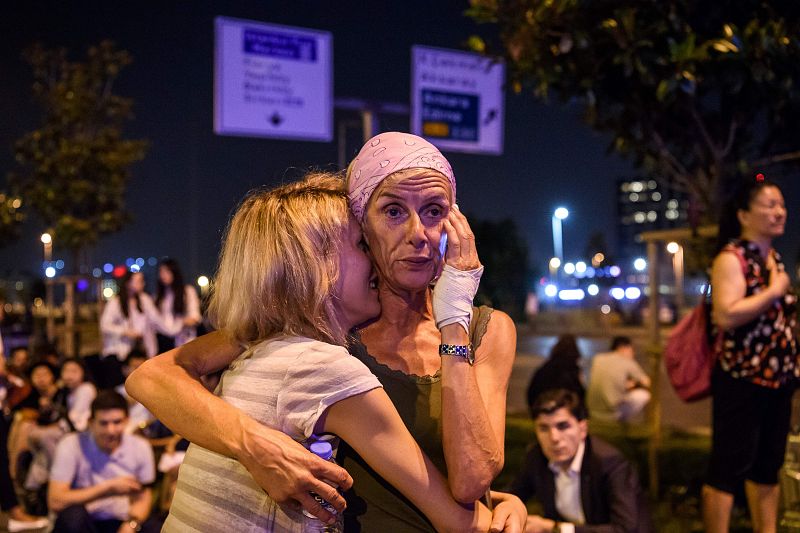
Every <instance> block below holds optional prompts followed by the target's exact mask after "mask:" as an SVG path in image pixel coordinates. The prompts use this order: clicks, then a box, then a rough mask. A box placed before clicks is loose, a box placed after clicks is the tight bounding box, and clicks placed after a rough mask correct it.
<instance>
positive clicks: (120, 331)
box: [100, 296, 128, 336]
mask: <svg viewBox="0 0 800 533" xmlns="http://www.w3.org/2000/svg"><path fill="white" fill-rule="evenodd" d="M127 322H128V321H127V320H126V319H125V315H123V314H122V306H121V305H120V302H119V297H118V296H115V297H114V298H112V299H110V300H109V301H107V302H106V305H105V307H103V314H102V315H100V331H102V332H103V333H112V334H115V335H119V336H122V335H124V334H125V332H126V331H127V329H128V324H127Z"/></svg>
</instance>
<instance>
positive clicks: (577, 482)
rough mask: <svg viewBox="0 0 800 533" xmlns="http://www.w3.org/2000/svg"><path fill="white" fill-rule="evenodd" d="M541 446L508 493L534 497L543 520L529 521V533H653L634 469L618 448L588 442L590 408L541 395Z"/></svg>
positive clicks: (537, 417)
mask: <svg viewBox="0 0 800 533" xmlns="http://www.w3.org/2000/svg"><path fill="white" fill-rule="evenodd" d="M531 414H532V416H533V420H534V425H535V428H536V438H537V440H538V441H539V442H538V445H535V446H533V447H532V448H530V449H529V451H528V455H527V456H526V458H525V462H524V464H523V467H522V469H521V471H520V474H519V475H518V476H517V478H516V479H515V480H514V482H513V483H512V486H511V490H510V492H511V493H512V494H516V495H517V496H519V497H520V498H521V499H522V500H523V501H525V500H528V499H530V498H531V497H534V496H535V497H536V498H537V500H539V502H540V503H541V505H542V507H543V510H544V516H538V515H529V516H528V520H527V522H526V524H525V532H526V533H550V532H554V531H556V532H560V533H601V532H602V533H606V532H609V533H610V532H620V533H622V532H647V531H651V527H650V524H649V513H648V512H647V511H646V503H645V501H644V497H643V495H642V492H641V490H640V488H639V478H638V477H637V474H636V471H635V469H634V468H633V467H632V466H631V465H630V463H628V461H627V460H626V459H625V458H624V457H623V456H622V454H621V453H619V452H618V451H617V450H616V449H615V448H613V447H612V446H611V445H609V444H607V443H606V442H604V441H602V440H600V439H598V438H596V437H590V436H588V426H587V421H586V416H587V413H586V407H585V406H584V405H583V403H582V402H581V401H580V399H579V398H578V396H577V395H576V394H575V393H574V392H571V391H568V390H565V389H555V390H550V391H546V392H544V393H542V394H541V395H540V396H539V397H538V399H537V400H536V402H535V403H534V405H533V407H532V408H531Z"/></svg>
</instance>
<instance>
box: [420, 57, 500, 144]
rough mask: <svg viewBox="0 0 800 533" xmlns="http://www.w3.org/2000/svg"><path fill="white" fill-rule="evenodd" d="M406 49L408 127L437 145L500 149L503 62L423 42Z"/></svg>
mask: <svg viewBox="0 0 800 533" xmlns="http://www.w3.org/2000/svg"><path fill="white" fill-rule="evenodd" d="M411 55H412V57H411V131H412V133H414V134H416V135H420V136H422V137H425V138H426V139H428V140H429V141H430V142H432V143H433V144H435V145H436V146H438V147H439V148H441V149H442V150H451V151H456V152H470V153H479V154H495V155H500V154H502V153H503V116H504V111H503V104H504V95H503V84H504V82H505V65H503V63H497V62H493V61H492V60H491V59H488V58H486V57H483V56H480V55H478V54H471V53H468V52H458V51H455V50H444V49H441V48H431V47H427V46H414V47H412V49H411Z"/></svg>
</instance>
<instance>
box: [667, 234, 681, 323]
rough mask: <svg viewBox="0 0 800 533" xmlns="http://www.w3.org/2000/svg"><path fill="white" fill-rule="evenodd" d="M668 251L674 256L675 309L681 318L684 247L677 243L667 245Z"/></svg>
mask: <svg viewBox="0 0 800 533" xmlns="http://www.w3.org/2000/svg"><path fill="white" fill-rule="evenodd" d="M667 251H668V252H669V253H671V254H672V272H673V274H674V276H675V307H676V308H677V311H678V314H679V316H680V312H681V309H683V246H681V245H680V244H678V243H677V242H674V241H673V242H671V243H669V244H667Z"/></svg>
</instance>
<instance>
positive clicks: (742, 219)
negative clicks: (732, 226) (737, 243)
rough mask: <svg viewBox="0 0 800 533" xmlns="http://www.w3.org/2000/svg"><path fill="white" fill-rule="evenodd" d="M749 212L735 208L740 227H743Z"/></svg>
mask: <svg viewBox="0 0 800 533" xmlns="http://www.w3.org/2000/svg"><path fill="white" fill-rule="evenodd" d="M749 214H750V213H749V212H748V211H745V210H744V209H737V210H736V220H738V221H739V225H740V226H741V227H745V226H746V225H747V220H748V218H749V217H748V215H749ZM737 236H738V235H737Z"/></svg>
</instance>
